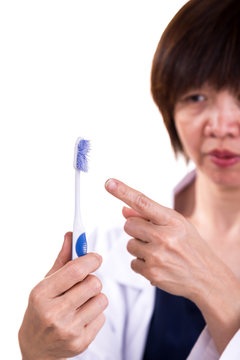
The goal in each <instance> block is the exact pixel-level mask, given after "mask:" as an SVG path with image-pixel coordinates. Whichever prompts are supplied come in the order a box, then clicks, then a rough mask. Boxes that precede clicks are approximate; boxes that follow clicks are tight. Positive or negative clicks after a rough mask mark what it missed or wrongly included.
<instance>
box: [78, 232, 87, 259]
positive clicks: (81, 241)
mask: <svg viewBox="0 0 240 360" xmlns="http://www.w3.org/2000/svg"><path fill="white" fill-rule="evenodd" d="M75 250H76V254H77V256H78V257H79V256H83V255H86V254H87V239H86V234H85V232H84V233H82V234H81V235H80V236H79V237H78V239H77V241H76V244H75Z"/></svg>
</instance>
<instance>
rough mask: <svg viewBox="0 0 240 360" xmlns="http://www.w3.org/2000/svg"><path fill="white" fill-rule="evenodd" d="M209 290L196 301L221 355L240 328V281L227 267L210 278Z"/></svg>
mask: <svg viewBox="0 0 240 360" xmlns="http://www.w3.org/2000/svg"><path fill="white" fill-rule="evenodd" d="M207 282H208V290H207V291H203V292H202V296H201V298H199V299H198V301H196V303H197V305H198V306H199V308H200V309H201V311H202V314H203V316H204V318H205V320H206V323H207V325H208V329H209V332H210V334H211V336H212V338H213V341H214V343H215V345H216V348H217V350H218V352H219V354H221V353H222V352H223V351H224V349H225V347H226V346H227V344H228V343H229V341H230V340H231V338H232V337H233V336H234V334H235V333H236V332H237V331H238V329H239V328H240V281H239V280H238V279H237V278H236V276H235V275H234V274H233V273H232V272H231V270H230V269H229V268H228V267H227V266H225V265H224V266H223V267H222V269H221V271H220V273H219V272H218V271H217V273H216V274H215V276H214V275H211V276H209V278H208V280H207Z"/></svg>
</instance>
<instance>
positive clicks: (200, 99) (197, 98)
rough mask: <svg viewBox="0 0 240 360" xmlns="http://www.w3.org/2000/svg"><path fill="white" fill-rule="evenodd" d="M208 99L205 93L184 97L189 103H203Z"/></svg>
mask: <svg viewBox="0 0 240 360" xmlns="http://www.w3.org/2000/svg"><path fill="white" fill-rule="evenodd" d="M205 100H206V97H205V96H204V95H201V94H189V95H186V96H185V97H184V98H183V101H184V102H187V103H193V104H195V103H201V102H203V101H205Z"/></svg>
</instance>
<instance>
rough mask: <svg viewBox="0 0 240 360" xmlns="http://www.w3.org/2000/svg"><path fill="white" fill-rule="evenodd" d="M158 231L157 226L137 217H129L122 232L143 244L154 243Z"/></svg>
mask: <svg viewBox="0 0 240 360" xmlns="http://www.w3.org/2000/svg"><path fill="white" fill-rule="evenodd" d="M160 230H161V227H160V226H159V225H155V224H153V223H152V222H150V221H146V220H145V219H142V218H139V217H130V218H129V219H127V221H126V222H125V225H124V231H125V232H126V233H127V234H128V235H130V236H132V237H134V238H136V239H139V240H141V241H144V242H155V241H156V240H155V238H156V239H158V238H159V237H160Z"/></svg>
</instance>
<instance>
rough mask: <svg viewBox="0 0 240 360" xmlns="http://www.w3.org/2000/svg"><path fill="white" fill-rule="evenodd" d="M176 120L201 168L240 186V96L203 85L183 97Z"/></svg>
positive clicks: (218, 179) (225, 182)
mask: <svg viewBox="0 0 240 360" xmlns="http://www.w3.org/2000/svg"><path fill="white" fill-rule="evenodd" d="M174 119H175V125H176V129H177V132H178V135H179V138H180V140H181V142H182V145H183V148H184V150H185V152H186V154H187V155H188V156H189V158H190V159H192V160H193V161H194V162H195V164H196V166H197V168H198V169H199V170H200V171H202V172H203V173H205V174H206V175H207V176H208V177H210V178H211V179H212V180H213V181H214V182H215V183H218V184H221V185H225V186H240V98H239V97H237V96H236V95H233V94H232V93H231V92H230V91H228V90H221V91H216V90H214V89H213V88H211V87H209V86H203V87H201V88H200V89H194V90H191V91H189V92H187V93H186V94H184V95H183V96H181V98H180V99H179V101H178V102H177V104H176V106H175V111H174Z"/></svg>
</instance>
